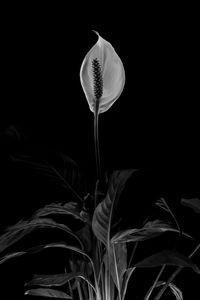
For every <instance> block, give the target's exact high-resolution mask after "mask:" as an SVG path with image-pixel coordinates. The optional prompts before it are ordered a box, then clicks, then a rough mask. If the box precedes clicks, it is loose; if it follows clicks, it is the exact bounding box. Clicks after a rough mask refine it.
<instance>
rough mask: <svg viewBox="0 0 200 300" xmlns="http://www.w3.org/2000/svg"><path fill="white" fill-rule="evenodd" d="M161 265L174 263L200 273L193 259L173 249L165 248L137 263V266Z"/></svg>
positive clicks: (150, 266) (151, 266)
mask: <svg viewBox="0 0 200 300" xmlns="http://www.w3.org/2000/svg"><path fill="white" fill-rule="evenodd" d="M161 265H172V266H179V267H185V268H192V269H193V270H194V271H195V272H196V273H200V270H199V268H198V267H197V265H196V264H195V263H193V261H192V260H191V259H190V258H188V257H186V256H184V255H183V254H181V253H178V252H176V251H171V250H164V251H161V252H159V253H156V254H153V255H151V256H149V257H147V258H145V259H143V260H142V261H140V262H138V263H136V264H135V265H134V266H135V267H136V268H153V267H157V266H161Z"/></svg>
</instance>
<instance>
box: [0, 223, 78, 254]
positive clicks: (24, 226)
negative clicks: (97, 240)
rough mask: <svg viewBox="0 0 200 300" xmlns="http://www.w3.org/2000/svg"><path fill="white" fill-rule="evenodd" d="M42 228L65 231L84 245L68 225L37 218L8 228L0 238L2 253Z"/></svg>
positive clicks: (0, 250)
mask: <svg viewBox="0 0 200 300" xmlns="http://www.w3.org/2000/svg"><path fill="white" fill-rule="evenodd" d="M40 228H57V229H60V230H63V231H65V232H67V233H68V234H70V235H72V236H73V237H74V238H75V239H76V240H77V241H78V243H79V244H80V245H82V243H81V241H80V239H79V238H78V237H77V236H76V235H75V234H74V233H73V232H72V231H71V229H70V228H69V227H67V226H66V225H64V224H60V223H56V222H55V221H53V220H52V219H47V218H42V219H40V218H36V219H31V220H28V221H19V222H18V223H17V224H15V225H12V226H10V227H8V228H7V230H6V232H5V233H4V234H3V235H2V236H1V237H0V252H2V251H4V250H5V249H6V248H8V247H10V246H11V245H13V244H14V243H16V242H17V241H19V240H20V239H21V238H23V237H24V236H25V235H27V234H29V233H31V232H32V231H34V230H35V229H40Z"/></svg>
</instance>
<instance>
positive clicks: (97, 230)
mask: <svg viewBox="0 0 200 300" xmlns="http://www.w3.org/2000/svg"><path fill="white" fill-rule="evenodd" d="M134 171H136V170H122V171H115V172H114V173H113V174H112V176H111V179H110V183H109V188H108V192H107V195H106V197H105V199H104V200H103V201H102V202H101V203H99V204H98V205H97V207H96V209H95V211H94V214H93V219H92V229H93V232H94V234H95V235H96V237H97V238H98V239H99V240H100V241H101V242H102V243H103V244H104V245H107V244H108V242H109V240H110V228H111V225H112V224H111V222H112V215H113V210H114V205H115V206H117V203H118V200H119V197H120V195H121V193H122V191H123V188H124V186H125V183H126V181H127V180H128V178H129V177H130V176H131V175H132V173H133V172H134Z"/></svg>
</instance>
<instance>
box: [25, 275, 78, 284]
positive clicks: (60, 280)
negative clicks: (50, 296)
mask: <svg viewBox="0 0 200 300" xmlns="http://www.w3.org/2000/svg"><path fill="white" fill-rule="evenodd" d="M79 275H81V273H80V272H76V273H75V272H74V273H71V274H68V273H63V274H54V275H38V274H35V275H34V277H33V279H32V280H31V281H29V282H27V283H26V284H25V285H26V286H30V285H40V286H43V287H50V286H62V285H64V284H66V283H67V282H68V281H70V280H72V279H74V278H76V277H78V276H79Z"/></svg>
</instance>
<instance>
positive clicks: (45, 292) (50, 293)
mask: <svg viewBox="0 0 200 300" xmlns="http://www.w3.org/2000/svg"><path fill="white" fill-rule="evenodd" d="M24 294H25V295H30V296H42V297H49V298H57V299H72V297H71V296H69V295H67V294H66V293H64V292H61V291H57V290H52V289H44V288H38V289H30V290H28V291H26V292H25V293H24Z"/></svg>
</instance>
